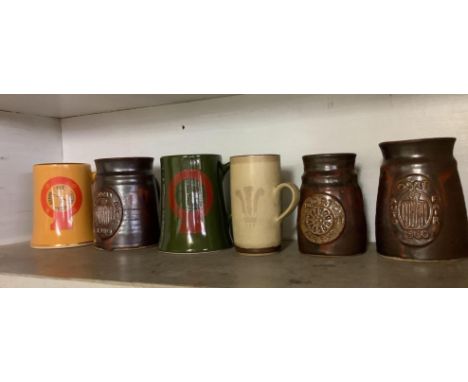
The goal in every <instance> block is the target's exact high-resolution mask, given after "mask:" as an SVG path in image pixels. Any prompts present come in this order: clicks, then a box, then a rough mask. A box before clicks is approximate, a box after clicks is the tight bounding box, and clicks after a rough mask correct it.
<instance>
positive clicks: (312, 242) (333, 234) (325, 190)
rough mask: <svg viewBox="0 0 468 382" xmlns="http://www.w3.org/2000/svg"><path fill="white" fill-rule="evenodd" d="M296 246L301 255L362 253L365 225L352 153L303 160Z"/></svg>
mask: <svg viewBox="0 0 468 382" xmlns="http://www.w3.org/2000/svg"><path fill="white" fill-rule="evenodd" d="M302 159H303V162H304V175H303V176H302V186H301V200H300V202H299V214H298V222H297V229H298V243H299V250H300V251H301V252H302V253H308V254H316V255H332V256H345V255H355V254H359V253H363V252H365V251H366V247H367V226H366V219H365V215H364V202H363V197H362V192H361V189H360V187H359V184H358V181H357V174H356V170H355V166H354V164H355V159H356V154H351V153H339V154H319V155H306V156H304V157H303V158H302Z"/></svg>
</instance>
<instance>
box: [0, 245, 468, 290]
mask: <svg viewBox="0 0 468 382" xmlns="http://www.w3.org/2000/svg"><path fill="white" fill-rule="evenodd" d="M467 276H468V260H466V259H461V260H453V261H446V262H408V261H400V260H393V259H388V258H385V257H382V256H379V255H377V254H376V251H375V246H374V245H370V246H369V250H368V252H367V253H366V254H364V255H357V256H351V257H321V256H311V255H303V254H300V253H299V252H298V250H297V243H295V242H286V243H285V244H284V249H283V251H282V252H281V253H278V254H275V255H271V256H264V257H245V256H240V255H237V254H236V253H235V251H234V250H232V249H231V250H226V251H219V252H213V253H204V254H192V255H189V254H187V255H176V254H166V253H161V252H158V250H157V249H156V248H142V249H137V250H132V251H117V252H106V251H102V250H98V249H96V248H94V247H92V246H88V247H78V248H69V249H56V250H37V249H31V248H30V247H29V244H28V243H21V244H15V245H9V246H2V247H0V285H1V286H72V287H76V286H107V287H110V286H126V287H138V286H149V287H158V286H182V287H183V286H186V287H467V286H468V277H467Z"/></svg>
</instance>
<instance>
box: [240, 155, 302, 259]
mask: <svg viewBox="0 0 468 382" xmlns="http://www.w3.org/2000/svg"><path fill="white" fill-rule="evenodd" d="M283 190H289V192H290V193H291V201H290V203H289V205H288V206H287V207H286V209H285V210H284V211H282V210H281V192H282V191H283ZM298 202H299V189H298V188H297V186H296V185H295V184H293V183H290V182H286V183H282V182H281V165H280V156H279V155H275V154H271V155H240V156H234V157H231V210H232V228H233V234H234V245H235V247H236V250H237V252H238V253H239V254H242V255H250V256H259V255H267V254H272V253H275V252H278V251H279V250H280V249H281V223H282V221H283V219H284V218H285V217H286V216H288V215H289V214H291V213H292V212H293V211H294V209H295V208H296V207H297V203H298Z"/></svg>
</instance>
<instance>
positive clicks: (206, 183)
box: [168, 169, 213, 218]
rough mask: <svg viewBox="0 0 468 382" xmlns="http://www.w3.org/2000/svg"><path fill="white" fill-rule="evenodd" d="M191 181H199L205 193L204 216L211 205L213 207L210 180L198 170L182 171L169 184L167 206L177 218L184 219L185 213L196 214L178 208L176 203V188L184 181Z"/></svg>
mask: <svg viewBox="0 0 468 382" xmlns="http://www.w3.org/2000/svg"><path fill="white" fill-rule="evenodd" d="M188 179H193V180H197V181H199V182H200V183H201V184H202V185H203V189H204V191H205V193H206V198H204V199H203V200H204V204H203V211H204V214H205V215H206V214H208V212H209V211H210V209H211V207H212V205H213V186H212V185H211V180H210V178H209V177H208V175H206V174H205V173H203V172H202V171H200V170H196V169H189V170H182V171H181V172H178V173H177V174H176V175H175V176H174V177H173V178H172V180H171V182H170V183H169V192H168V193H169V206H170V207H171V210H172V211H174V213H175V214H176V215H177V216H179V217H181V218H182V217H184V216H185V215H186V214H187V213H191V212H196V211H187V210H185V209H184V208H182V207H180V206H179V205H178V204H177V201H176V188H177V186H178V185H179V184H180V183H181V182H183V181H184V180H188Z"/></svg>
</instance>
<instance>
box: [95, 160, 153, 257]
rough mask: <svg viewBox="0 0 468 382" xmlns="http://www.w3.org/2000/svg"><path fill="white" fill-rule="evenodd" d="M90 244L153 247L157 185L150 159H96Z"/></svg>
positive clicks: (111, 246) (126, 247)
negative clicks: (92, 233)
mask: <svg viewBox="0 0 468 382" xmlns="http://www.w3.org/2000/svg"><path fill="white" fill-rule="evenodd" d="M94 162H95V163H96V179H95V182H94V191H93V194H94V244H95V246H96V247H98V248H102V249H107V250H114V249H129V248H138V247H147V246H151V245H156V244H157V243H158V240H159V215H158V197H159V192H158V184H157V181H156V179H155V177H154V175H153V158H146V157H133V158H103V159H96V160H95V161H94Z"/></svg>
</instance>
